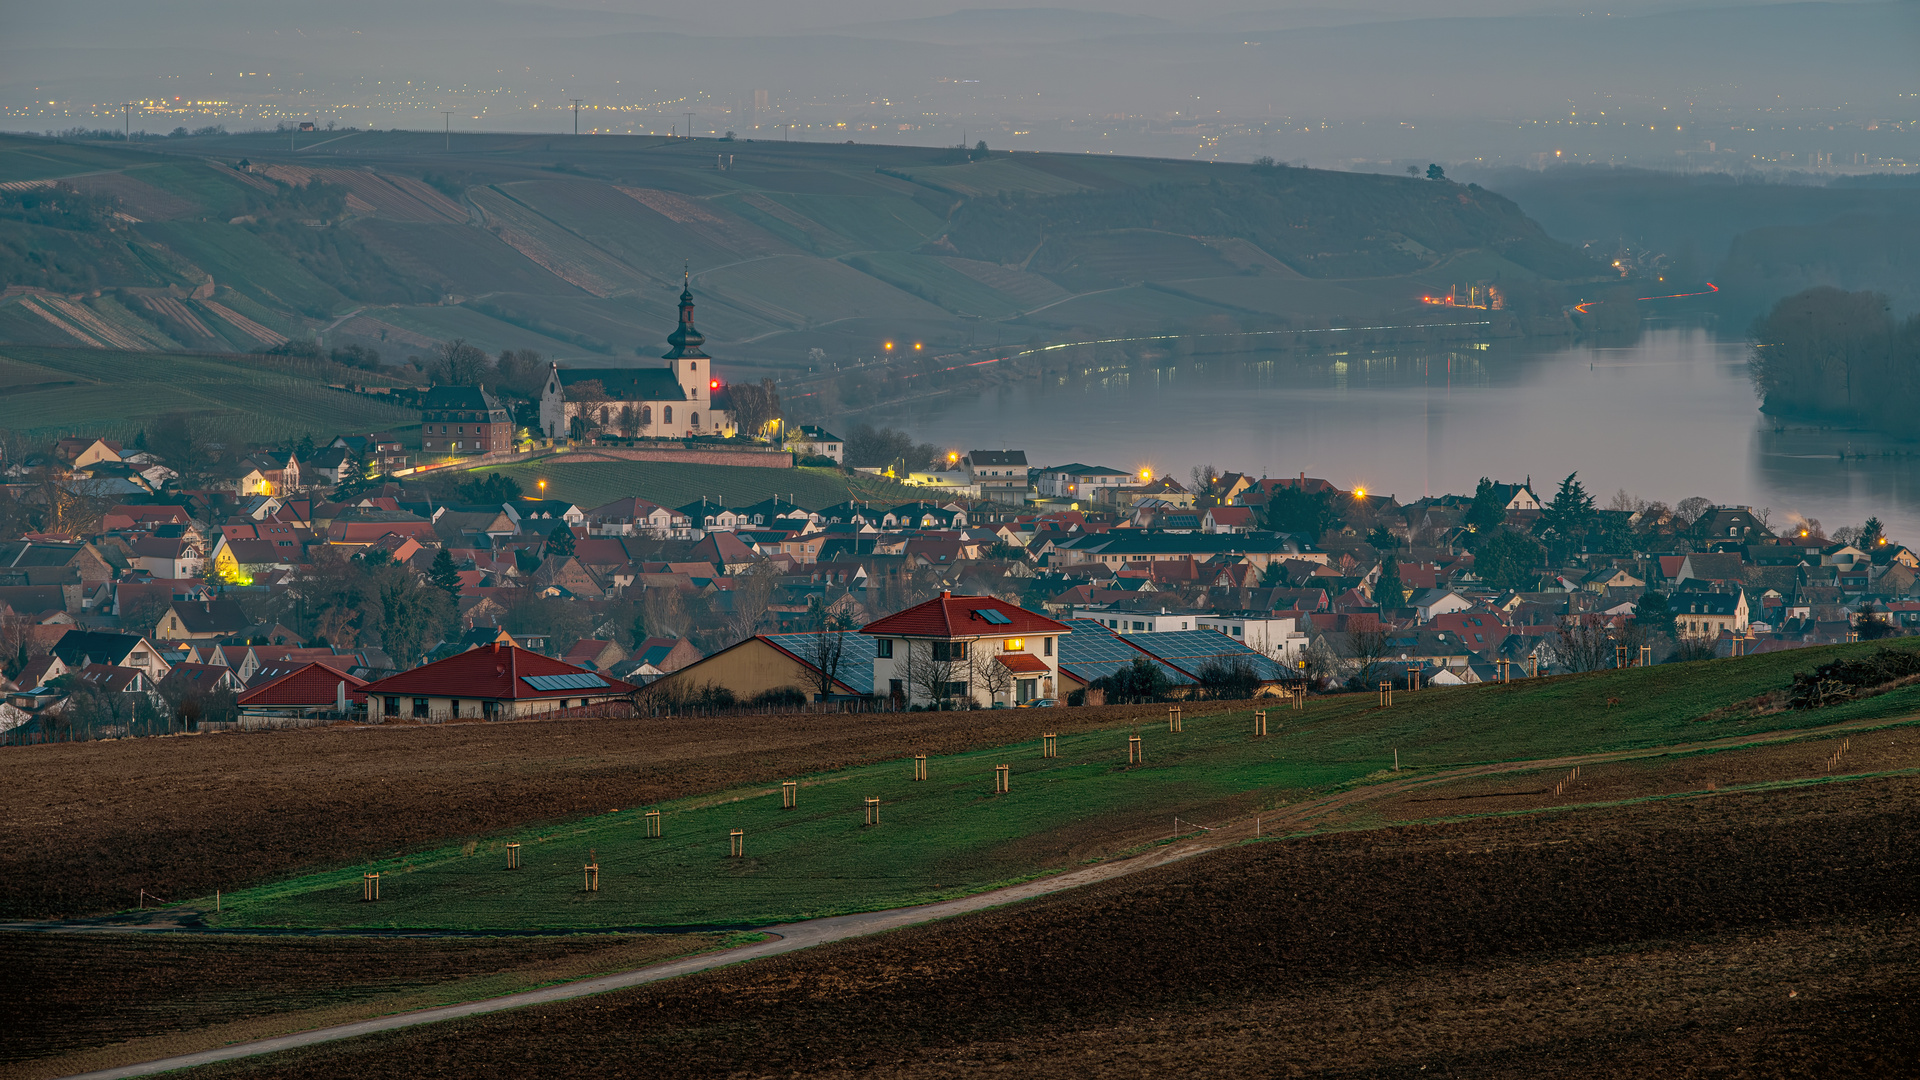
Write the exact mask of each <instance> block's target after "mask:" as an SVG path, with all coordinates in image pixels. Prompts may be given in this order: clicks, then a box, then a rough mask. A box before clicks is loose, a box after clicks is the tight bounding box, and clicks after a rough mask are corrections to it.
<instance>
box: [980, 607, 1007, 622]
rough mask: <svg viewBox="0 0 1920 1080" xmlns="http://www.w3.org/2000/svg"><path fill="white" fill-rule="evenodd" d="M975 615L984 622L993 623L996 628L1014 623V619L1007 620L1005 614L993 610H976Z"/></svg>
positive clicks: (986, 608)
mask: <svg viewBox="0 0 1920 1080" xmlns="http://www.w3.org/2000/svg"><path fill="white" fill-rule="evenodd" d="M974 614H976V615H978V616H980V619H981V621H982V622H987V623H991V624H993V625H994V626H1007V625H1010V624H1011V623H1012V622H1013V620H1012V619H1009V618H1007V616H1006V613H1005V612H1001V611H995V610H994V609H993V608H988V607H983V608H976V609H975V610H974Z"/></svg>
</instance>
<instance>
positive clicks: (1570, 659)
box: [1553, 613, 1615, 671]
mask: <svg viewBox="0 0 1920 1080" xmlns="http://www.w3.org/2000/svg"><path fill="white" fill-rule="evenodd" d="M1613 650H1614V641H1613V635H1612V634H1611V633H1610V632H1609V631H1608V629H1607V621H1606V620H1605V619H1603V618H1601V617H1600V616H1599V615H1596V614H1591V613H1589V614H1586V615H1581V616H1578V617H1576V618H1575V619H1573V621H1571V622H1569V623H1568V624H1567V625H1565V626H1562V627H1561V628H1560V636H1559V641H1558V642H1557V643H1556V644H1555V645H1554V650H1553V651H1554V653H1555V654H1556V655H1558V656H1559V658H1560V663H1561V666H1563V667H1565V668H1566V669H1567V670H1568V671H1599V670H1601V669H1602V668H1609V667H1612V666H1613V664H1614V659H1615V654H1614V651H1613Z"/></svg>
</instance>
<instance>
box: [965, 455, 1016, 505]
mask: <svg viewBox="0 0 1920 1080" xmlns="http://www.w3.org/2000/svg"><path fill="white" fill-rule="evenodd" d="M960 467H961V469H962V470H964V471H965V472H966V474H967V483H969V484H971V485H973V486H974V487H975V488H977V489H978V490H979V492H980V497H981V498H983V499H986V500H988V501H990V502H1002V503H1023V502H1026V501H1027V452H1026V451H1025V450H969V451H968V452H967V454H966V456H965V457H963V458H961V459H960Z"/></svg>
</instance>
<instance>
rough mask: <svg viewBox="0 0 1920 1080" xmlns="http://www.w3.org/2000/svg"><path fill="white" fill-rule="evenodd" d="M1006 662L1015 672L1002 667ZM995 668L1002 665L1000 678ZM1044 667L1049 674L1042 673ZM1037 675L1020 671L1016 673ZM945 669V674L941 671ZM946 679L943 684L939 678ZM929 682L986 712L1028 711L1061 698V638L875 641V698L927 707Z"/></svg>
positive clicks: (948, 697) (880, 638)
mask: <svg viewBox="0 0 1920 1080" xmlns="http://www.w3.org/2000/svg"><path fill="white" fill-rule="evenodd" d="M1002 656H1005V657H1007V658H1008V659H1009V660H1011V661H1012V662H1013V667H1010V666H1009V665H1008V664H1003V663H1001V662H1000V660H999V658H1000V657H1002ZM990 665H998V668H999V671H998V672H995V670H994V668H993V667H992V666H990ZM1043 665H1044V670H1041V668H1042V666H1043ZM1015 667H1017V668H1032V669H1034V670H1015V669H1014V668H1015ZM941 669H944V670H941ZM941 675H944V676H945V678H944V679H939V678H938V677H939V676H941ZM930 681H944V682H946V683H947V684H948V693H947V694H946V695H944V696H945V698H946V700H948V701H951V702H956V703H962V704H964V703H965V702H968V701H971V702H972V703H973V704H975V705H977V706H979V707H982V708H991V707H992V706H993V705H994V704H995V703H999V704H1003V705H1023V704H1025V703H1027V702H1029V701H1035V700H1038V699H1040V698H1052V697H1058V696H1059V686H1060V643H1059V640H1058V635H1056V634H1045V635H1040V636H1033V637H1019V636H1006V637H972V638H953V639H950V640H949V639H937V638H910V637H898V636H893V637H883V636H879V635H876V636H875V637H874V660H873V692H874V693H875V694H879V695H881V696H883V697H892V698H895V699H897V700H900V701H902V702H905V703H906V704H908V705H921V706H925V705H928V704H931V703H933V702H934V701H935V700H936V699H935V698H934V697H932V696H930V695H929V693H928V690H929V689H930V687H929V686H928V683H929V682H930Z"/></svg>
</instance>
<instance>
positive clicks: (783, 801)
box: [780, 780, 800, 810]
mask: <svg viewBox="0 0 1920 1080" xmlns="http://www.w3.org/2000/svg"><path fill="white" fill-rule="evenodd" d="M799 805H800V783H799V781H797V780H782V781H781V782H780V809H782V810H792V809H793V808H794V807H796V806H799Z"/></svg>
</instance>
